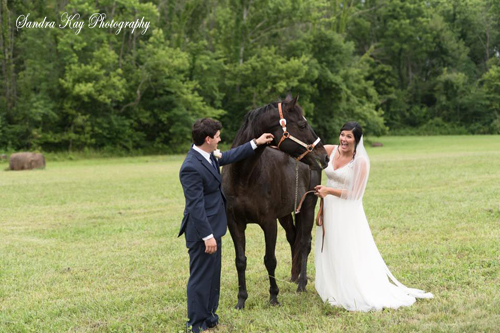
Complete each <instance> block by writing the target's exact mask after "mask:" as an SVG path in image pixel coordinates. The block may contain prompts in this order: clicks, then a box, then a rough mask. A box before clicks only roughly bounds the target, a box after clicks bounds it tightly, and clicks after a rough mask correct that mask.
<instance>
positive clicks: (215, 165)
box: [210, 155, 219, 173]
mask: <svg viewBox="0 0 500 333" xmlns="http://www.w3.org/2000/svg"><path fill="white" fill-rule="evenodd" d="M210 160H211V161H212V166H213V167H214V169H215V170H216V171H217V173H218V172H219V170H217V164H216V163H215V158H214V156H213V155H210Z"/></svg>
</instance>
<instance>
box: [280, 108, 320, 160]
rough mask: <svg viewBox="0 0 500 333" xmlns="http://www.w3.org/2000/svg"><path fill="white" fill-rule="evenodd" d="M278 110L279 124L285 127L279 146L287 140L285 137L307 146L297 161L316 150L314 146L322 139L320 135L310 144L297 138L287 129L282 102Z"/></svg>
mask: <svg viewBox="0 0 500 333" xmlns="http://www.w3.org/2000/svg"><path fill="white" fill-rule="evenodd" d="M278 111H279V115H280V120H279V124H280V126H281V128H282V129H283V136H282V137H281V139H280V141H279V143H278V146H277V148H278V149H280V146H281V144H282V143H283V141H285V139H290V140H292V141H294V142H295V143H297V144H299V145H301V146H302V147H304V148H306V151H305V152H304V153H303V154H302V155H300V156H299V157H297V158H296V159H297V161H300V160H301V159H302V158H304V156H306V155H307V154H309V153H310V152H312V151H313V150H314V147H316V146H317V145H318V143H319V142H320V141H321V139H320V138H319V137H318V138H317V139H316V141H314V142H313V143H311V144H310V145H308V144H306V143H304V142H302V141H301V140H299V139H297V138H296V137H294V136H293V135H291V134H290V132H288V130H287V129H286V119H285V117H283V110H282V108H281V103H278ZM280 150H281V149H280Z"/></svg>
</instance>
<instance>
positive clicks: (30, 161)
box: [9, 153, 45, 170]
mask: <svg viewBox="0 0 500 333" xmlns="http://www.w3.org/2000/svg"><path fill="white" fill-rule="evenodd" d="M40 168H45V157H43V155H42V154H38V153H15V154H12V155H10V161H9V169H10V170H33V169H40Z"/></svg>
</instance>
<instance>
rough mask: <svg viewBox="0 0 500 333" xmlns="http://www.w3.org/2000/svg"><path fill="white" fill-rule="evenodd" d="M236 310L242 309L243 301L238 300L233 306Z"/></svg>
mask: <svg viewBox="0 0 500 333" xmlns="http://www.w3.org/2000/svg"><path fill="white" fill-rule="evenodd" d="M234 308H235V309H236V310H243V309H244V308H245V302H240V301H238V304H236V306H235V307H234Z"/></svg>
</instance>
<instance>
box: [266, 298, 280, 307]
mask: <svg viewBox="0 0 500 333" xmlns="http://www.w3.org/2000/svg"><path fill="white" fill-rule="evenodd" d="M269 304H271V305H272V306H280V305H281V304H280V302H278V300H277V299H270V300H269Z"/></svg>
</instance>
